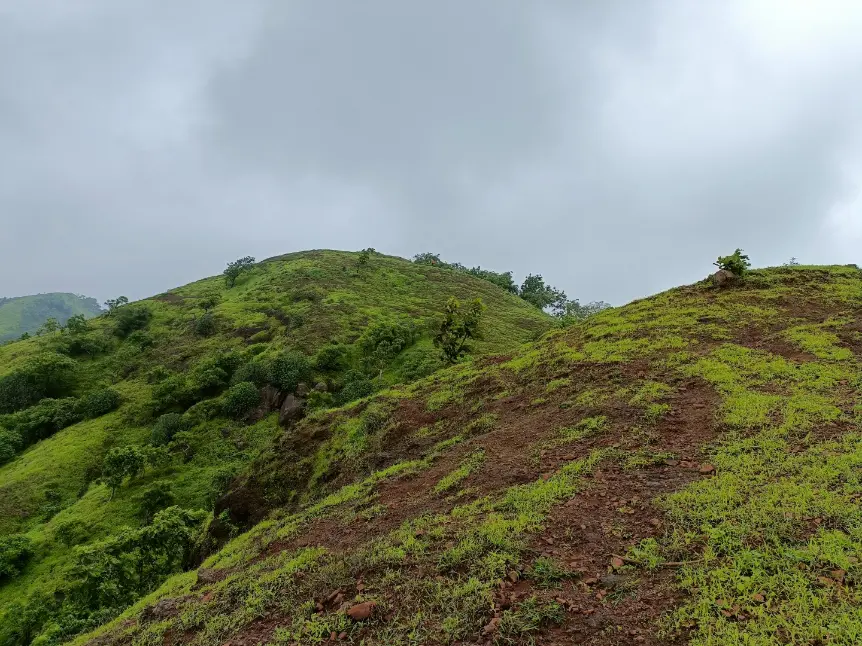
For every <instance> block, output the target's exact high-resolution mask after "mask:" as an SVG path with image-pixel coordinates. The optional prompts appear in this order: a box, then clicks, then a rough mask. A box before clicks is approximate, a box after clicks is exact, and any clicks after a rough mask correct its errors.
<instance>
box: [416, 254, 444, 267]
mask: <svg viewBox="0 0 862 646" xmlns="http://www.w3.org/2000/svg"><path fill="white" fill-rule="evenodd" d="M413 262H415V263H416V264H417V265H434V266H435V267H440V266H442V265H445V264H446V263H444V262H443V261H442V260H440V254H439V253H430V252H427V251H426V252H425V253H417V254H416V255H415V256H413Z"/></svg>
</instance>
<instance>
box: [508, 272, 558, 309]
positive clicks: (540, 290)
mask: <svg viewBox="0 0 862 646" xmlns="http://www.w3.org/2000/svg"><path fill="white" fill-rule="evenodd" d="M518 295H519V296H520V297H521V298H522V299H524V300H525V301H527V302H528V303H530V304H531V305H533V306H535V307H537V308H539V309H540V310H545V309H547V308H549V307H550V308H553V309H554V310H557V311H559V310H560V309H561V308H563V307H564V305H565V303H566V300H567V299H566V293H565V292H564V291H563V290H561V289H556V288H554V287H551V286H550V285H546V284H545V279H544V278H542V276H541V274H535V275H534V274H528V275H527V277H526V278H525V279H524V282H523V283H522V284H521V289H520V290H518Z"/></svg>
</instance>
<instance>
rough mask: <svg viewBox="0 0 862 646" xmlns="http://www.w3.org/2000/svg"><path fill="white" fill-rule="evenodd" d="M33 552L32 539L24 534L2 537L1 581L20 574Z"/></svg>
mask: <svg viewBox="0 0 862 646" xmlns="http://www.w3.org/2000/svg"><path fill="white" fill-rule="evenodd" d="M32 553H33V549H32V544H31V542H30V539H29V538H27V537H26V536H24V535H23V534H12V535H11V536H2V537H0V581H3V580H5V579H11V578H14V577H16V576H18V575H19V574H20V573H21V568H22V567H23V566H24V563H25V562H26V561H27V559H28V558H30V555H31V554H32Z"/></svg>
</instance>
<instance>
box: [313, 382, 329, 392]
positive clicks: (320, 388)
mask: <svg viewBox="0 0 862 646" xmlns="http://www.w3.org/2000/svg"><path fill="white" fill-rule="evenodd" d="M314 390H315V391H316V392H319V393H325V392H326V391H327V390H329V389H328V388H327V387H326V382H325V381H318V382H317V383H316V384H314Z"/></svg>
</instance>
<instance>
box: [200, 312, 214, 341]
mask: <svg viewBox="0 0 862 646" xmlns="http://www.w3.org/2000/svg"><path fill="white" fill-rule="evenodd" d="M215 332H216V320H215V315H214V314H213V313H212V312H207V313H206V314H204V315H203V316H201V317H200V318H199V319H198V320H197V321H195V334H197V335H198V336H212V335H213V334H215Z"/></svg>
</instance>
